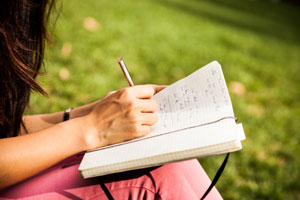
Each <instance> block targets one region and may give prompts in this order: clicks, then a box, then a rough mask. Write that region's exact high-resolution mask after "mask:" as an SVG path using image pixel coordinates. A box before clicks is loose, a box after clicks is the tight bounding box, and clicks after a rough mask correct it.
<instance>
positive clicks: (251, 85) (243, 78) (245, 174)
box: [28, 0, 300, 199]
mask: <svg viewBox="0 0 300 200" xmlns="http://www.w3.org/2000/svg"><path fill="white" fill-rule="evenodd" d="M86 17H93V18H95V19H96V20H97V21H98V22H99V24H100V27H99V29H98V30H96V31H95V32H90V31H87V30H86V29H84V27H83V21H84V19H85V18H86ZM299 19H300V7H297V6H295V5H291V4H286V3H271V1H258V0H251V1H250V0H247V1H238V0H214V1H208V0H207V1H197V0H186V1H180V0H152V1H146V0H127V1H121V0H115V1H110V0H101V1H92V0H86V1H84V2H83V1H79V0H74V1H65V2H64V4H63V6H62V10H61V13H60V16H59V18H58V21H57V23H56V26H55V29H54V31H53V37H54V44H53V45H49V46H48V47H47V55H46V61H45V67H46V71H47V73H46V74H45V75H42V76H40V77H39V80H40V82H41V83H42V84H43V85H44V86H45V88H46V90H47V92H48V94H49V98H45V97H42V96H41V95H37V94H33V95H32V98H31V106H32V107H33V110H31V111H28V113H40V112H42V113H46V112H56V111H60V110H64V109H66V108H68V107H75V106H78V105H82V104H85V103H88V102H91V101H94V100H97V99H99V98H102V97H103V96H104V95H105V94H106V93H108V92H109V91H111V90H117V89H119V88H122V87H126V86H127V82H126V80H125V79H124V77H123V75H122V73H121V71H120V69H119V66H118V65H117V63H116V58H118V57H119V56H122V57H124V59H125V61H126V63H127V65H128V66H129V68H130V71H131V73H132V78H133V80H134V81H135V83H136V84H145V83H155V84H171V83H172V82H174V81H176V80H178V79H180V78H183V77H184V76H186V75H188V74H190V73H191V72H193V71H195V70H196V69H198V68H199V67H201V66H203V65H205V64H207V63H209V62H211V61H213V60H217V61H219V62H220V63H221V65H222V66H223V71H224V74H225V78H226V81H227V83H228V84H230V83H231V82H232V81H238V82H240V83H242V84H243V85H244V86H245V88H246V93H245V94H243V95H236V94H233V93H232V94H231V98H232V102H233V106H234V111H235V114H236V116H237V117H238V118H239V120H240V122H242V123H243V125H244V129H245V133H246V136H247V140H246V141H245V142H243V150H242V151H239V152H236V153H233V154H232V155H231V157H230V160H229V163H228V165H227V167H226V169H225V172H224V175H223V176H222V177H221V179H220V181H219V182H218V184H217V188H218V189H219V191H220V192H221V194H222V195H223V197H224V198H225V199H299V198H300V192H299V191H300V184H299V179H300V170H299V166H300V159H299V155H298V153H300V145H299V143H300V131H299V130H300V103H299V102H300V20H299ZM64 43H70V44H71V45H72V52H71V55H69V56H64V55H62V53H61V48H62V46H63V44H64ZM62 68H66V69H68V70H69V72H70V77H69V78H68V79H67V80H63V79H61V78H60V76H59V71H60V69H62ZM223 158H224V156H215V157H210V158H204V159H200V162H201V163H202V165H203V166H204V168H205V169H206V171H207V173H208V174H209V176H210V177H212V176H213V175H214V173H215V172H216V170H217V169H218V167H219V165H220V164H221V162H222V160H223Z"/></svg>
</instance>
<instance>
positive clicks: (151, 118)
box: [140, 113, 158, 126]
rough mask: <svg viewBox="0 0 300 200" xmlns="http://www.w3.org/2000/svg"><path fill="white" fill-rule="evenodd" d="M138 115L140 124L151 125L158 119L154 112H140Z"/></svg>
mask: <svg viewBox="0 0 300 200" xmlns="http://www.w3.org/2000/svg"><path fill="white" fill-rule="evenodd" d="M140 115H141V125H148V126H152V125H154V124H155V123H156V122H157V121H158V118H157V115H156V114H154V113H141V114H140Z"/></svg>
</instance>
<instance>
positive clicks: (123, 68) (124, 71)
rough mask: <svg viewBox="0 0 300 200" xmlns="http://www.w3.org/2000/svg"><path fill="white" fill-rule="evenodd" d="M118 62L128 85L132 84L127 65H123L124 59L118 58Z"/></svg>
mask: <svg viewBox="0 0 300 200" xmlns="http://www.w3.org/2000/svg"><path fill="white" fill-rule="evenodd" d="M118 63H119V65H120V67H121V69H122V72H123V74H124V76H125V78H126V79H127V81H128V83H129V85H130V87H131V86H134V83H133V81H132V79H131V76H130V74H129V72H128V69H127V67H126V65H125V62H124V60H123V58H122V57H120V58H118Z"/></svg>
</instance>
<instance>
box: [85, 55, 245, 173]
mask: <svg viewBox="0 0 300 200" xmlns="http://www.w3.org/2000/svg"><path fill="white" fill-rule="evenodd" d="M154 99H156V100H157V102H158V103H159V109H158V111H157V112H156V114H157V115H158V118H159V121H158V123H157V124H155V125H154V126H153V129H152V132H151V133H150V134H149V135H147V136H145V137H142V138H138V139H135V140H131V141H127V142H123V143H119V144H115V145H110V146H106V147H103V148H100V149H96V150H93V151H89V152H86V153H85V155H84V158H83V160H82V162H81V164H80V166H79V171H80V173H81V175H82V176H83V177H84V178H90V177H95V176H102V175H106V174H112V173H117V172H123V171H128V170H133V169H140V168H146V167H150V166H158V165H162V164H165V163H169V162H175V161H180V160H186V159H191V158H199V157H206V156H211V155H216V154H223V153H227V152H233V151H237V150H240V149H241V148H242V145H241V140H244V139H245V135H244V131H243V127H242V124H236V121H235V119H236V118H235V117H234V113H233V109H232V105H231V101H230V97H229V93H228V89H227V86H226V83H225V79H224V76H223V72H222V69H221V66H220V64H219V63H218V62H216V61H214V62H212V63H209V64H208V65H206V66H204V67H202V68H200V69H199V70H197V71H195V72H194V73H192V74H191V75H189V76H187V77H185V78H183V79H181V80H179V81H177V82H175V83H173V84H172V85H170V86H168V87H167V88H165V89H164V90H162V91H161V92H159V93H158V94H156V95H155V96H154Z"/></svg>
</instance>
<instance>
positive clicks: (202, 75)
mask: <svg viewBox="0 0 300 200" xmlns="http://www.w3.org/2000/svg"><path fill="white" fill-rule="evenodd" d="M154 99H155V100H157V102H158V103H159V109H158V111H157V112H156V114H157V115H158V119H159V120H158V123H157V124H155V125H154V126H153V129H152V132H151V133H150V134H149V135H148V136H146V137H151V136H153V135H158V134H162V133H165V132H170V131H173V130H177V129H182V128H187V127H191V126H196V125H201V124H205V123H209V122H213V121H216V120H219V119H221V118H223V117H229V116H232V117H233V116H234V114H233V109H232V105H231V100H230V96H229V93H228V89H227V86H226V82H225V79H224V76H223V72H222V69H221V66H220V64H219V63H218V62H216V61H214V62H211V63H209V64H208V65H206V66H204V67H202V68H201V69H199V70H197V71H195V72H194V73H192V74H191V75H189V76H187V77H185V78H183V79H181V80H179V81H177V82H175V83H174V84H172V85H170V86H168V87H167V88H165V89H164V90H162V91H161V92H159V93H158V94H156V95H155V96H154Z"/></svg>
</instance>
